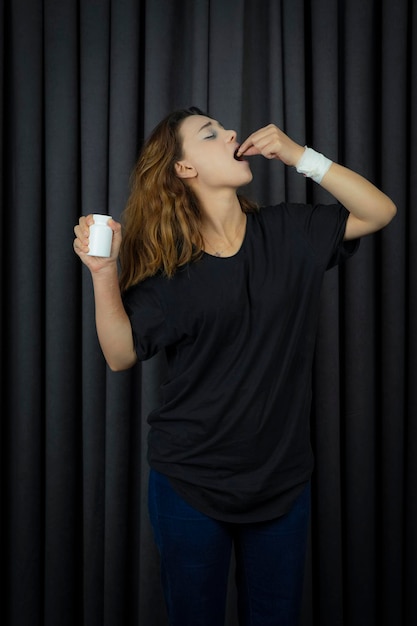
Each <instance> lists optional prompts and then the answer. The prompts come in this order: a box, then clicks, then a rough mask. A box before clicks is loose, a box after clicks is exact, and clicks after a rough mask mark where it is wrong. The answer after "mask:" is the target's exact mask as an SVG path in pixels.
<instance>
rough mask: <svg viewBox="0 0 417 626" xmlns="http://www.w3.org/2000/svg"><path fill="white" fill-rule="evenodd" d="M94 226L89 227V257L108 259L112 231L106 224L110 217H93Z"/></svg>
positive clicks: (96, 214) (98, 215)
mask: <svg viewBox="0 0 417 626" xmlns="http://www.w3.org/2000/svg"><path fill="white" fill-rule="evenodd" d="M93 219H94V224H92V225H91V226H90V240H89V245H88V247H89V250H88V254H89V256H102V257H109V256H110V251H111V242H112V238H113V231H112V229H111V228H110V226H109V225H108V224H107V222H108V221H109V219H111V215H101V214H99V213H95V214H94V215H93Z"/></svg>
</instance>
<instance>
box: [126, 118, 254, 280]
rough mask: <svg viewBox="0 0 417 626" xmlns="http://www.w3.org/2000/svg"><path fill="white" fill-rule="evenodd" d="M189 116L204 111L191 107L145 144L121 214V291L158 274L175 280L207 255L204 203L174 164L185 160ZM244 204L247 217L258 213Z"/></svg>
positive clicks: (244, 201)
mask: <svg viewBox="0 0 417 626" xmlns="http://www.w3.org/2000/svg"><path fill="white" fill-rule="evenodd" d="M190 115H205V113H203V112H202V111H201V110H200V109H198V108H197V107H191V108H189V109H180V110H178V111H174V112H173V113H171V114H170V115H168V116H167V117H166V118H164V119H163V120H162V121H161V122H160V123H159V124H158V125H157V126H156V128H155V129H154V130H153V131H152V133H151V135H150V136H149V138H148V140H147V141H146V142H145V144H144V145H143V147H142V150H141V152H140V154H139V158H138V160H137V163H136V165H135V167H134V169H133V172H132V177H131V191H130V196H129V198H128V201H127V204H126V207H125V209H124V211H123V214H122V224H123V240H122V245H121V248H120V256H119V259H120V268H121V271H120V279H119V280H120V288H121V290H122V291H125V290H126V289H128V288H129V287H130V286H132V285H135V284H137V283H139V282H140V281H142V280H144V279H145V278H148V277H149V276H153V275H154V274H156V273H157V272H159V271H161V272H163V273H164V274H165V275H166V276H168V277H172V276H173V275H174V274H175V272H176V270H177V269H178V268H179V267H181V266H182V265H185V264H186V263H190V262H191V261H196V260H197V259H199V258H200V256H201V255H202V251H203V238H202V235H201V232H200V223H201V212H200V207H199V203H198V200H197V198H196V196H195V194H194V193H193V192H192V190H191V189H190V187H189V186H188V185H187V184H186V183H184V182H183V180H182V179H181V178H179V177H178V176H177V175H176V172H175V163H176V162H177V161H178V160H180V159H181V158H182V144H181V139H180V135H179V129H180V126H181V122H182V121H183V120H184V119H185V118H187V117H188V116H190ZM239 200H240V204H241V207H242V211H244V212H245V213H249V212H251V211H254V210H256V208H257V205H256V204H255V203H253V202H251V201H250V200H247V199H246V198H244V197H242V196H240V195H239Z"/></svg>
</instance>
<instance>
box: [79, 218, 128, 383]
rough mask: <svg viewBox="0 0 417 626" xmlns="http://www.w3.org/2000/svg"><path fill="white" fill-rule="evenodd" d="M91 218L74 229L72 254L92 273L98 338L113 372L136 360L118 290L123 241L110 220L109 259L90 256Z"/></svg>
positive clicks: (116, 223) (82, 219) (126, 367)
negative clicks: (110, 245)
mask: <svg viewBox="0 0 417 626" xmlns="http://www.w3.org/2000/svg"><path fill="white" fill-rule="evenodd" d="M93 223H94V222H93V218H92V216H91V215H88V216H86V217H81V218H80V220H79V223H78V224H77V225H76V226H75V228H74V233H75V239H74V251H75V253H76V254H77V255H78V256H79V257H80V259H81V261H82V262H83V263H84V264H85V265H86V266H87V267H88V269H89V270H90V272H91V277H92V281H93V288H94V302H95V311H96V328H97V335H98V339H99V342H100V346H101V349H102V351H103V355H104V358H105V359H106V361H107V364H108V366H109V367H110V369H111V370H113V371H121V370H125V369H128V368H129V367H132V366H133V365H134V364H135V363H136V360H137V357H136V352H135V347H134V343H133V336H132V327H131V324H130V320H129V317H128V315H127V313H126V311H125V308H124V306H123V302H122V297H121V293H120V288H119V278H118V270H117V257H118V254H119V249H120V244H121V241H122V234H121V225H120V224H119V223H118V222H116V221H115V220H113V219H109V222H108V225H109V226H110V227H111V229H112V230H113V241H112V248H111V255H110V257H108V258H107V257H106V258H104V257H94V256H89V255H88V254H87V253H88V241H89V232H90V226H91V225H92V224H93Z"/></svg>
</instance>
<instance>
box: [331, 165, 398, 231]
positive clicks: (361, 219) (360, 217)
mask: <svg viewBox="0 0 417 626" xmlns="http://www.w3.org/2000/svg"><path fill="white" fill-rule="evenodd" d="M320 184H321V186H322V187H323V188H324V189H326V191H328V192H329V193H331V194H332V195H333V196H334V197H335V198H336V199H337V200H338V201H339V202H340V203H341V204H343V206H345V207H346V208H347V210H348V211H349V213H350V215H349V217H348V219H347V222H346V231H345V237H344V238H345V240H349V239H357V238H359V237H363V236H364V235H370V234H371V233H374V232H376V231H377V230H380V229H381V228H383V227H384V226H386V225H387V224H389V223H390V221H391V220H392V219H393V218H394V216H395V215H396V213H397V207H396V206H395V204H394V202H393V201H392V200H391V198H389V197H388V196H387V195H386V194H385V193H383V192H382V191H381V190H380V189H378V188H377V187H375V185H373V184H372V183H371V182H369V181H368V180H367V179H366V178H364V177H363V176H361V175H360V174H357V173H356V172H354V171H352V170H350V169H348V168H347V167H343V165H339V164H338V163H332V165H331V166H330V168H329V169H328V170H327V172H326V174H325V175H324V176H323V179H322V181H321V183H320Z"/></svg>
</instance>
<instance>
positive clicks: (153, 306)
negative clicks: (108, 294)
mask: <svg viewBox="0 0 417 626" xmlns="http://www.w3.org/2000/svg"><path fill="white" fill-rule="evenodd" d="M123 304H124V307H125V309H126V312H127V314H128V316H129V318H130V323H131V325H132V332H133V340H134V343H135V349H136V354H137V357H138V359H139V360H140V361H145V360H146V359H150V358H151V357H152V356H154V355H155V354H156V353H157V352H159V351H160V350H161V349H163V348H164V347H166V346H167V345H168V344H169V343H170V340H171V339H170V336H169V334H170V325H169V324H168V320H167V316H166V314H165V311H164V307H163V304H162V300H161V298H160V295H159V293H158V290H157V289H156V288H155V285H154V281H152V280H148V281H144V282H143V283H139V284H138V285H135V286H133V287H131V288H130V289H129V290H128V291H126V293H125V294H124V296H123Z"/></svg>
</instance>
